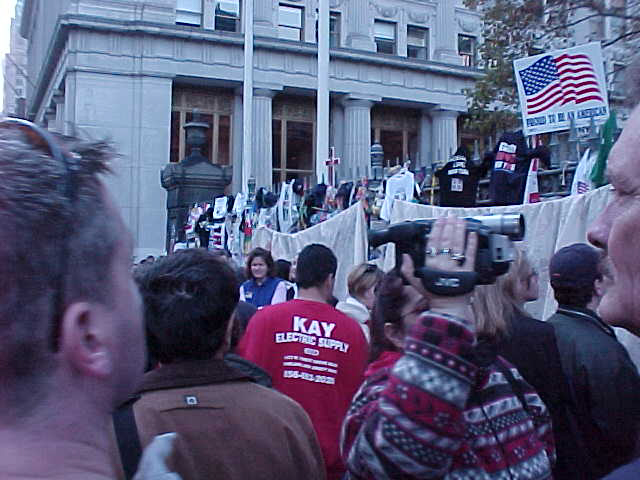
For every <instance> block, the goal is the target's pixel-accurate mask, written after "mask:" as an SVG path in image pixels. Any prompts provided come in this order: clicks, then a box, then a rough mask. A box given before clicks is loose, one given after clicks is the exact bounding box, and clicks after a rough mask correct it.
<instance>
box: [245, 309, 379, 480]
mask: <svg viewBox="0 0 640 480" xmlns="http://www.w3.org/2000/svg"><path fill="white" fill-rule="evenodd" d="M368 348H369V347H368V343H367V341H366V339H365V337H364V334H363V333H362V328H361V327H360V325H359V324H358V322H356V321H355V320H353V319H352V318H349V317H347V316H346V315H344V314H343V313H341V312H339V311H338V310H336V309H335V308H333V307H332V306H331V305H328V304H326V303H322V302H314V301H310V300H291V301H289V302H286V303H280V304H277V305H272V306H268V307H265V308H263V309H262V310H260V311H259V312H258V313H256V314H255V315H254V316H253V317H252V318H251V321H250V322H249V326H248V327H247V331H246V332H245V334H244V336H243V337H242V340H241V341H240V344H239V345H238V348H237V353H238V354H240V355H242V356H243V357H244V358H246V359H248V360H250V361H252V362H254V363H256V364H257V365H259V366H260V367H262V368H264V369H265V370H266V371H267V372H269V374H270V375H271V377H272V379H273V386H274V388H276V389H277V390H279V391H280V392H282V393H284V394H285V395H288V396H289V397H291V398H293V399H294V400H295V401H297V402H298V403H299V404H300V405H302V407H303V408H304V409H305V410H306V411H307V413H308V414H309V417H311V422H312V423H313V426H314V427H315V429H316V432H317V434H318V439H319V441H320V446H321V447H322V453H323V455H324V461H325V464H326V467H327V477H328V479H329V480H333V479H339V478H341V477H342V475H343V474H344V472H345V467H344V464H343V463H342V460H341V458H340V451H339V440H340V427H341V425H342V420H343V419H344V416H345V414H346V412H347V408H348V407H349V405H350V404H351V399H352V398H353V395H354V394H355V392H356V390H357V389H358V388H359V387H360V384H361V383H362V381H363V372H364V369H365V367H366V364H367V357H368V355H369V351H368Z"/></svg>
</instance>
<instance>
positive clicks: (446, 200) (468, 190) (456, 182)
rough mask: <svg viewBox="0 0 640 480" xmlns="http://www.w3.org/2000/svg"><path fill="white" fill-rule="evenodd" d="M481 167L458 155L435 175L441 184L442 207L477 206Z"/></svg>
mask: <svg viewBox="0 0 640 480" xmlns="http://www.w3.org/2000/svg"><path fill="white" fill-rule="evenodd" d="M479 173H480V172H479V169H478V168H476V167H474V166H472V165H471V164H470V162H467V161H466V159H465V158H464V157H463V156H456V157H453V159H452V160H451V161H450V162H448V163H447V164H446V165H445V166H444V167H443V168H441V169H440V170H438V171H437V172H436V173H435V175H436V177H438V182H439V184H440V206H441V207H475V206H476V195H477V193H478V180H479Z"/></svg>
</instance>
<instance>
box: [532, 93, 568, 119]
mask: <svg viewBox="0 0 640 480" xmlns="http://www.w3.org/2000/svg"><path fill="white" fill-rule="evenodd" d="M562 98H563V97H562V92H558V94H557V95H554V96H553V97H552V98H550V99H549V100H548V101H547V102H545V103H543V104H541V105H538V106H536V107H531V106H529V105H527V110H528V112H529V113H530V114H534V113H540V112H542V111H544V110H547V109H548V108H549V107H551V106H553V105H555V104H556V103H558V102H561V101H562Z"/></svg>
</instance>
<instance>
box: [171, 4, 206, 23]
mask: <svg viewBox="0 0 640 480" xmlns="http://www.w3.org/2000/svg"><path fill="white" fill-rule="evenodd" d="M176 23H177V24H180V25H196V26H198V27H199V26H200V25H202V0H177V2H176Z"/></svg>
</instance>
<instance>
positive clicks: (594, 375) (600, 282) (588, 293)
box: [549, 243, 640, 479]
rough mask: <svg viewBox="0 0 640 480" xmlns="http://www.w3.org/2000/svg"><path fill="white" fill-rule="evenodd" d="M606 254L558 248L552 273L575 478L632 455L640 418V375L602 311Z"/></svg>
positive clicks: (587, 248) (553, 319)
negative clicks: (599, 312)
mask: <svg viewBox="0 0 640 480" xmlns="http://www.w3.org/2000/svg"><path fill="white" fill-rule="evenodd" d="M604 268H605V263H604V259H603V257H602V254H601V253H600V252H599V251H597V250H596V249H595V248H593V247H591V246H589V245H587V244H584V243H576V244H573V245H569V246H567V247H564V248H561V249H560V250H558V251H557V252H556V253H555V255H554V256H553V257H552V258H551V261H550V263H549V278H550V281H551V286H552V288H553V291H554V295H555V298H556V300H557V301H558V310H557V312H556V313H555V314H554V315H552V316H551V317H550V318H549V322H550V323H551V324H552V325H553V327H554V328H555V331H556V338H557V344H558V350H559V352H560V359H561V363H562V369H563V371H564V373H565V375H566V377H567V380H568V381H569V385H570V387H571V390H572V396H573V406H572V411H571V413H572V414H573V417H574V418H573V420H574V422H573V424H574V426H575V432H573V436H574V439H573V441H574V443H575V453H576V455H577V457H576V458H580V459H581V461H580V462H578V463H576V465H577V466H578V465H579V466H580V467H581V468H582V469H583V471H582V472H575V478H581V479H582V478H584V479H597V478H601V477H602V476H603V475H605V474H607V473H608V472H610V471H611V470H613V469H614V468H616V467H617V466H619V465H622V464H624V463H625V462H627V461H629V460H630V459H631V455H632V454H633V451H634V448H635V445H636V439H637V436H638V427H639V420H640V404H639V403H638V401H637V398H638V395H640V377H639V376H638V373H637V370H636V368H635V366H634V364H633V363H632V361H631V359H630V358H629V354H628V353H627V351H626V349H625V348H624V346H622V344H620V343H619V342H618V340H617V339H616V335H615V333H614V331H613V329H612V328H611V327H610V326H609V325H607V324H606V323H605V322H604V321H602V320H601V319H600V317H599V316H598V315H597V314H596V309H597V308H598V305H599V304H600V301H601V299H602V297H603V296H604V295H605V293H606V291H607V286H608V285H607V283H608V282H609V281H610V280H609V278H610V277H609V276H608V275H603V273H604V271H603V269H604Z"/></svg>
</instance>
